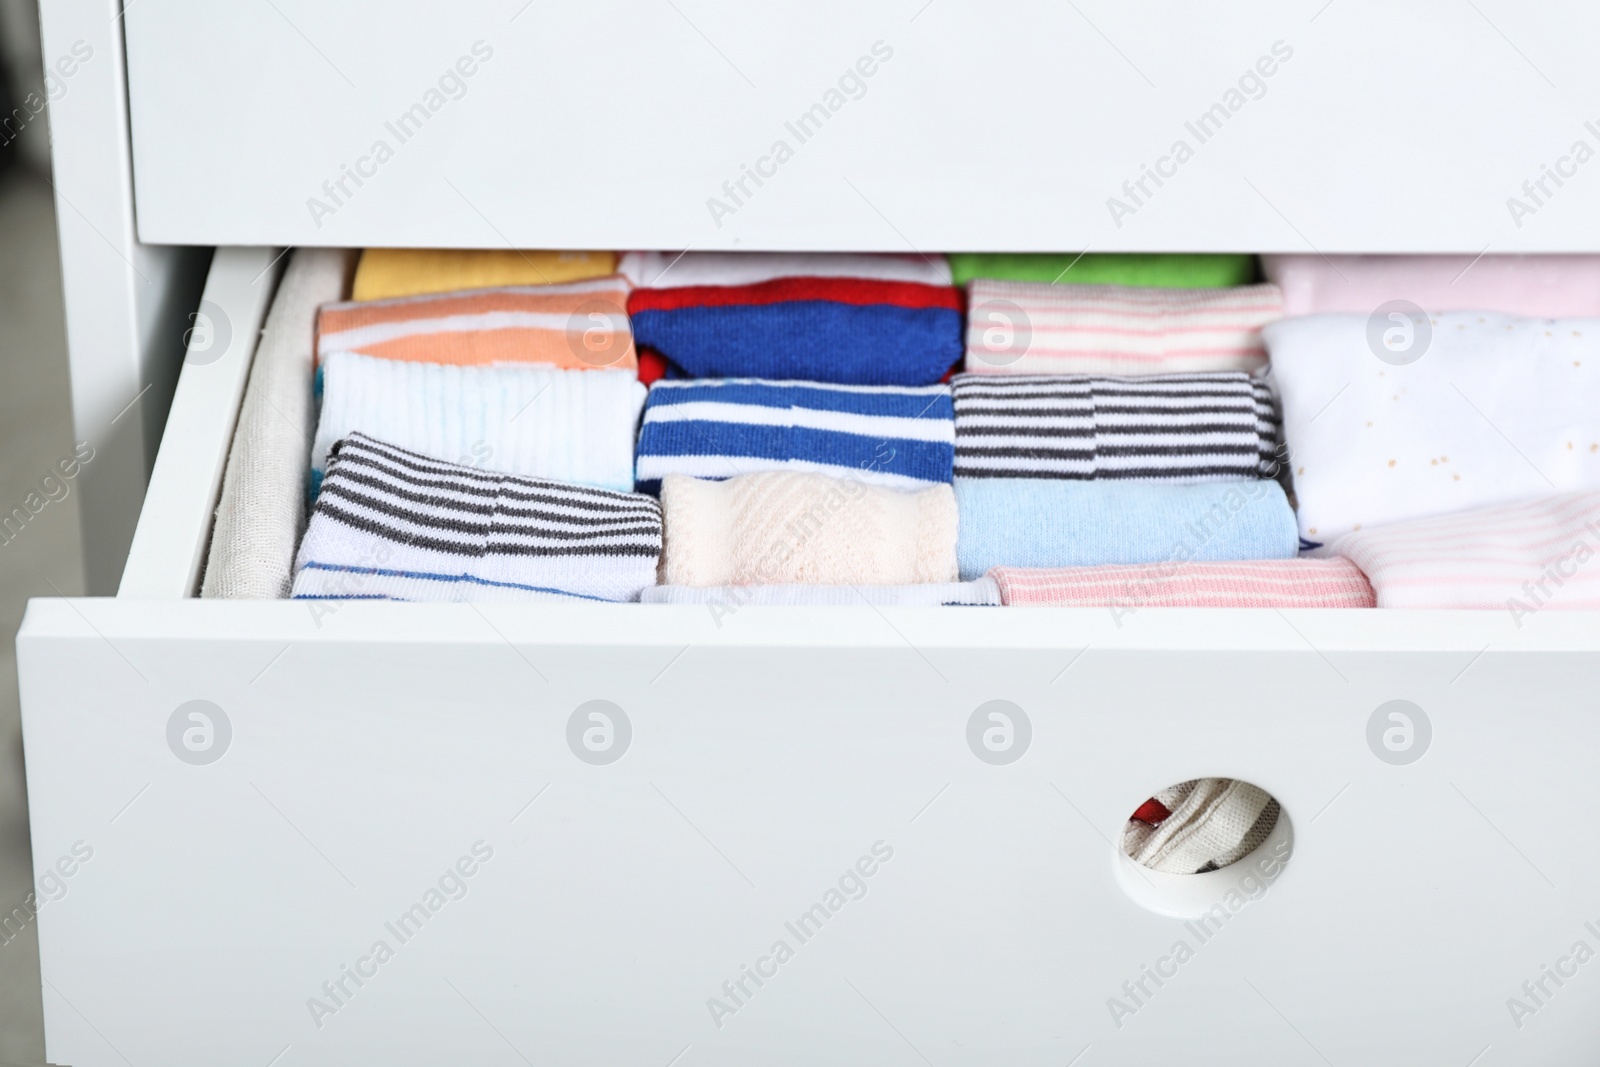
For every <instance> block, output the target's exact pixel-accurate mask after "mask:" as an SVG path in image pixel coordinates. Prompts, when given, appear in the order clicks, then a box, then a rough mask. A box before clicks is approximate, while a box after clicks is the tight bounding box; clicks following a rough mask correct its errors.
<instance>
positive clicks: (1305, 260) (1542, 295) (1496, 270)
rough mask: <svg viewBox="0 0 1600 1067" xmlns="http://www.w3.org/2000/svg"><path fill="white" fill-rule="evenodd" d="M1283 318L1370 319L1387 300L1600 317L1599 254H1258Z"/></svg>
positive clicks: (1434, 309) (1433, 308)
mask: <svg viewBox="0 0 1600 1067" xmlns="http://www.w3.org/2000/svg"><path fill="white" fill-rule="evenodd" d="M1261 258H1262V266H1263V269H1264V270H1265V273H1266V276H1267V278H1268V280H1270V281H1273V282H1276V283H1278V286H1279V287H1280V288H1281V289H1282V290H1283V304H1284V314H1285V315H1314V314H1318V313H1321V312H1328V311H1351V312H1360V313H1361V314H1363V315H1370V314H1373V313H1374V312H1375V311H1377V310H1378V308H1380V307H1381V306H1382V305H1384V304H1387V303H1389V302H1390V301H1392V300H1407V301H1410V302H1411V303H1413V304H1416V305H1417V306H1418V307H1421V308H1422V309H1423V310H1424V311H1427V312H1429V313H1438V312H1441V311H1484V310H1488V311H1499V312H1503V313H1505V314H1509V315H1528V316H1531V317H1534V318H1591V317H1600V256H1561V255H1540V256H1515V255H1502V256H1322V255H1281V256H1263V257H1261Z"/></svg>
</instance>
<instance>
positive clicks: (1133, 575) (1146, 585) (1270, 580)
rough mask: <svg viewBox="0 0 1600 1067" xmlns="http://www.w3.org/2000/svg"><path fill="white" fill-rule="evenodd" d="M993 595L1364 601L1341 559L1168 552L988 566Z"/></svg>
mask: <svg viewBox="0 0 1600 1067" xmlns="http://www.w3.org/2000/svg"><path fill="white" fill-rule="evenodd" d="M989 577H991V578H993V579H994V580H995V582H996V583H998V585H999V587H1000V597H1001V600H1002V601H1003V602H1004V603H1005V604H1006V605H1007V606H1009V607H1022V608H1112V609H1120V610H1124V611H1127V610H1134V609H1138V608H1370V607H1374V606H1376V604H1375V601H1374V598H1373V593H1372V586H1371V585H1369V584H1368V583H1367V579H1366V576H1365V575H1364V574H1362V573H1361V569H1360V568H1359V567H1357V566H1356V565H1355V564H1353V563H1351V562H1350V561H1349V560H1347V559H1261V560H1237V561H1232V562H1200V561H1194V560H1169V561H1164V562H1161V563H1142V564H1133V565H1115V564H1107V565H1104V566H1099V567H1043V568H1038V569H1030V568H1026V567H996V568H995V569H994V570H992V571H990V572H989Z"/></svg>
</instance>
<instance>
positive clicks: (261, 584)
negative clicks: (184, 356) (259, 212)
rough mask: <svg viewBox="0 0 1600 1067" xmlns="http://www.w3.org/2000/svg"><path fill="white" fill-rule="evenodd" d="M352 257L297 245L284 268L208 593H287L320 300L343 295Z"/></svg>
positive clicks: (253, 376) (220, 518)
mask: <svg viewBox="0 0 1600 1067" xmlns="http://www.w3.org/2000/svg"><path fill="white" fill-rule="evenodd" d="M354 265H355V253H354V252H352V251H347V250H344V249H338V248H299V249H296V250H295V251H294V253H293V254H292V255H291V256H290V258H289V265H288V266H287V267H285V268H284V272H283V281H281V282H280V283H279V284H278V292H277V294H276V295H275V296H274V297H273V298H272V310H271V311H269V312H268V313H267V322H266V328H265V329H264V330H263V331H262V333H261V342H260V344H258V345H257V346H256V354H255V359H254V361H253V362H252V363H251V365H250V381H249V384H248V385H246V387H245V392H244V402H243V404H242V405H241V406H240V409H239V425H238V428H237V429H235V430H234V434H233V445H232V447H231V448H229V450H228V466H227V470H226V472H225V473H224V474H223V478H222V498H221V502H220V503H219V504H218V505H217V518H216V525H215V526H214V527H213V529H212V534H211V547H210V550H209V552H208V553H207V556H206V574H205V581H204V582H203V583H202V585H201V587H200V595H201V596H202V597H219V598H232V599H255V600H261V599H278V598H282V597H286V596H288V595H289V586H290V582H291V579H292V574H293V570H294V546H295V542H296V541H297V540H299V538H300V531H301V530H302V529H303V528H304V527H305V518H306V469H307V468H308V467H309V466H310V462H311V455H310V452H311V449H310V446H309V444H308V442H309V441H310V439H311V431H312V428H313V426H314V425H315V421H316V419H315V411H314V408H313V406H312V400H311V377H312V367H313V365H314V363H315V360H314V359H313V356H312V351H311V328H312V324H313V323H314V322H315V321H316V315H317V305H319V304H322V303H325V302H326V301H329V300H338V299H339V298H340V297H342V296H344V290H345V287H346V285H348V284H349V280H350V270H351V268H352V267H353V266H354Z"/></svg>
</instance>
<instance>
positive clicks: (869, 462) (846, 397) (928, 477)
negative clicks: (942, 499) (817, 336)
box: [635, 378, 955, 492]
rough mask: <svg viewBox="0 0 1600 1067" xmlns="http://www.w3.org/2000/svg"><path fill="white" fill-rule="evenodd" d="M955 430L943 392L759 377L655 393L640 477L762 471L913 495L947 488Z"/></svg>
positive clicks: (653, 481) (679, 385) (668, 386)
mask: <svg viewBox="0 0 1600 1067" xmlns="http://www.w3.org/2000/svg"><path fill="white" fill-rule="evenodd" d="M954 452H955V423H954V422H953V421H952V415H951V407H950V387H949V386H946V385H924V386H893V385H881V386H873V385H828V384H824V383H818V382H768V381H760V380H757V379H754V378H722V379H706V380H702V381H683V380H678V381H660V382H656V383H655V384H654V385H653V386H651V387H650V396H649V398H648V399H647V400H646V401H645V407H644V425H643V427H642V428H641V429H640V432H639V449H638V457H637V461H636V464H635V468H636V469H635V477H637V478H638V480H639V488H640V490H641V491H644V492H655V491H657V490H658V489H659V488H660V482H661V479H662V478H663V477H665V476H666V475H668V474H686V475H690V476H692V477H696V478H729V477H732V476H733V475H736V474H750V473H753V472H755V471H763V470H807V471H815V472H817V473H820V474H833V475H838V476H847V475H851V474H855V475H858V476H859V477H861V478H862V479H863V480H865V481H868V482H871V483H874V484H879V485H893V486H897V487H899V488H902V489H908V488H910V489H914V488H917V487H919V486H922V485H926V484H928V483H931V482H948V481H949V480H950V478H951V467H952V459H953V457H954Z"/></svg>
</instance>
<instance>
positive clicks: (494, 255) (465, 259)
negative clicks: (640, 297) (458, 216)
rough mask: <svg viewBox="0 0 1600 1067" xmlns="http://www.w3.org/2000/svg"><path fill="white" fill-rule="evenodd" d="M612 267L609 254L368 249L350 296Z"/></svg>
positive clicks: (481, 285)
mask: <svg viewBox="0 0 1600 1067" xmlns="http://www.w3.org/2000/svg"><path fill="white" fill-rule="evenodd" d="M616 267H617V254H616V253H615V252H555V251H549V250H544V251H530V252H517V251H512V250H509V249H500V250H489V251H474V250H462V249H447V248H369V249H367V250H366V251H364V252H362V253H361V262H360V264H359V265H358V266H357V267H356V280H355V287H354V292H352V293H351V297H350V298H351V299H352V300H385V299H388V298H389V297H396V296H420V295H422V294H424V293H449V292H455V291H457V290H461V289H492V288H494V287H496V286H501V285H551V284H554V283H556V282H574V281H581V280H583V279H585V278H599V277H602V276H604V275H607V274H611V273H612V272H614V271H615V270H616Z"/></svg>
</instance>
